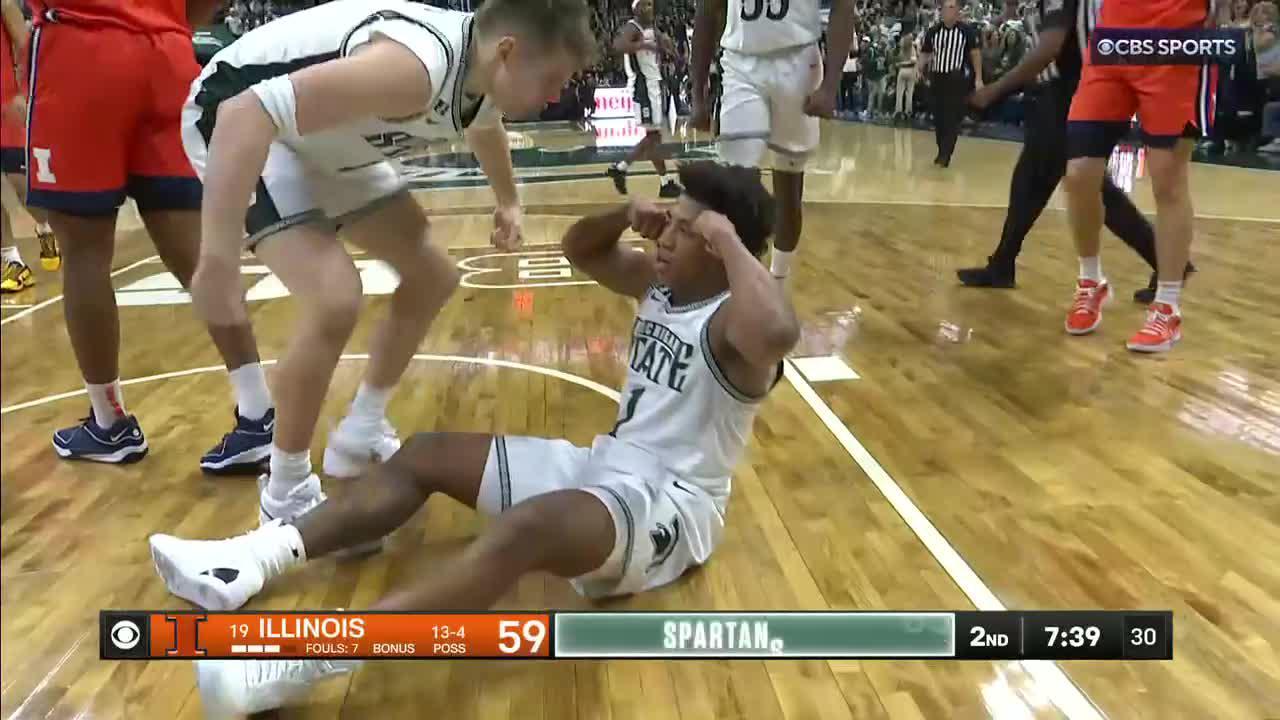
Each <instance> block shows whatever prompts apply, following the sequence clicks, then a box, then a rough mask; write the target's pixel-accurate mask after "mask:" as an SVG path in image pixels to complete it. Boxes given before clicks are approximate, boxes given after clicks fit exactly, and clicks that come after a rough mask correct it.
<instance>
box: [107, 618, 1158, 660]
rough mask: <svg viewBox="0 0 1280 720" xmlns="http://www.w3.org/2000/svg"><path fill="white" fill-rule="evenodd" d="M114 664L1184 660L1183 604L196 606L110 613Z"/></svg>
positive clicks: (110, 647)
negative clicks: (880, 608)
mask: <svg viewBox="0 0 1280 720" xmlns="http://www.w3.org/2000/svg"><path fill="white" fill-rule="evenodd" d="M99 622H100V638H99V643H100V648H101V652H100V656H101V658H102V659H104V660H192V659H206V660H213V659H286V658H313V659H364V660H377V659H385V660H404V659H433V658H434V659H441V658H448V659H508V658H539V659H554V658H565V659H570V658H572V659H582V658H596V659H625V658H653V659H658V658H662V659H671V660H679V659H695V658H717V659H730V660H731V659H749V658H756V659H828V658H831V659H834V658H869V659H870V658H882V659H921V660H924V659H936V660H944V659H947V660H949V659H956V660H1013V661H1016V660H1171V659H1173V613H1172V612H1170V611H1079V612H1077V611H1070V612H1067V611H1062V612H1057V611H1025V612H1019V611H1009V612H730V613H719V612H717V613H711V612H688V613H665V612H663V613H658V612H484V613H449V614H441V613H384V612H305V611H297V612H234V613H216V612H188V611H158V612H156V611H128V610H104V611H102V613H101V614H100V618H99Z"/></svg>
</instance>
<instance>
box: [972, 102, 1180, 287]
mask: <svg viewBox="0 0 1280 720" xmlns="http://www.w3.org/2000/svg"><path fill="white" fill-rule="evenodd" d="M1073 94H1075V86H1074V84H1072V83H1067V82H1064V81H1061V80H1058V81H1054V82H1050V83H1045V84H1042V85H1039V86H1037V87H1036V88H1034V89H1032V90H1028V91H1027V92H1026V94H1025V95H1024V98H1025V99H1026V100H1025V101H1026V102H1027V103H1028V106H1027V108H1026V120H1025V123H1026V125H1025V131H1024V139H1023V144H1022V154H1020V155H1019V156H1018V164H1017V165H1016V166H1014V168H1013V179H1012V180H1011V181H1010V183H1009V212H1008V214H1007V215H1005V219H1004V230H1003V231H1002V232H1001V233H1000V245H999V246H998V247H996V251H995V254H994V255H992V256H991V259H990V262H989V266H990V267H991V268H992V269H999V270H1007V271H1009V272H1010V273H1012V272H1013V264H1014V260H1016V259H1017V257H1018V253H1019V252H1021V251H1022V241H1023V239H1024V238H1026V236H1027V233H1028V232H1030V230H1031V227H1032V226H1033V225H1035V224H1036V219H1037V218H1039V217H1040V213H1041V211H1043V210H1044V208H1045V206H1046V205H1048V204H1049V198H1050V197H1052V196H1053V191H1054V189H1055V188H1057V187H1058V182H1059V181H1060V180H1062V176H1063V175H1064V174H1066V171H1067V112H1068V111H1069V110H1070V109H1071V96H1072V95H1073ZM1102 204H1103V207H1104V208H1105V210H1106V216H1105V222H1106V225H1107V228H1108V229H1109V230H1111V232H1113V233H1115V234H1116V236H1117V237H1119V238H1120V239H1121V240H1122V241H1124V244H1125V245H1128V246H1129V247H1131V248H1133V249H1134V251H1135V252H1137V253H1138V254H1139V255H1141V256H1142V259H1143V260H1146V261H1147V264H1148V265H1150V266H1151V269H1152V270H1154V269H1155V267H1156V236H1155V231H1154V230H1153V229H1152V227H1151V223H1149V222H1147V219H1146V218H1145V217H1143V216H1142V213H1140V212H1138V208H1136V207H1135V206H1134V204H1133V202H1132V201H1131V200H1129V196H1128V195H1126V194H1125V193H1124V191H1123V190H1121V189H1120V188H1119V187H1117V186H1116V184H1115V183H1114V182H1112V180H1111V178H1110V176H1107V177H1106V178H1105V179H1104V180H1103V185H1102Z"/></svg>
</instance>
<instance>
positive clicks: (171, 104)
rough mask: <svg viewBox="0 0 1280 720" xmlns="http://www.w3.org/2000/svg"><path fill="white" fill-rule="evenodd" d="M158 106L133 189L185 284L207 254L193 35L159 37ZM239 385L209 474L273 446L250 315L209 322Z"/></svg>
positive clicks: (133, 167) (136, 150) (204, 460)
mask: <svg viewBox="0 0 1280 720" xmlns="http://www.w3.org/2000/svg"><path fill="white" fill-rule="evenodd" d="M152 43H153V51H154V53H155V58H156V61H155V62H154V63H152V64H151V67H154V68H155V69H154V71H153V72H151V73H150V89H151V95H150V100H151V104H150V108H149V109H150V111H149V113H148V115H147V117H146V119H145V121H144V122H143V123H142V124H141V125H140V126H139V128H138V131H137V132H136V134H135V136H134V138H133V142H132V143H131V148H130V157H129V186H128V190H129V194H130V195H131V196H132V197H133V198H134V201H135V202H136V203H137V206H138V211H139V214H140V215H141V216H142V221H143V223H144V224H145V225H146V228H147V232H148V233H149V234H150V235H151V241H152V243H154V244H155V246H156V251H157V253H158V254H159V255H160V260H161V261H162V262H163V263H164V265H165V267H166V268H168V270H169V271H170V272H171V273H173V275H174V276H175V277H176V278H177V279H178V282H180V283H181V284H182V286H183V287H184V288H185V287H190V285H191V278H192V276H193V275H194V274H195V269H196V264H197V262H198V260H199V258H200V204H201V202H200V201H201V194H202V188H201V186H200V181H199V180H198V179H197V178H196V173H195V170H194V169H193V168H192V166H191V161H190V159H188V158H187V155H186V152H185V150H184V148H183V141H182V108H183V103H184V101H185V99H186V96H187V94H188V92H189V90H190V87H191V81H192V80H193V79H194V78H195V77H196V76H197V75H198V74H199V72H200V68H199V66H198V65H196V63H195V59H194V58H195V56H194V54H193V52H192V50H191V42H190V40H189V39H188V38H186V37H184V36H181V35H178V34H176V33H170V34H166V35H160V36H155V37H153V38H152ZM208 330H209V335H210V337H211V338H212V339H213V344H214V345H215V346H216V347H217V349H218V354H219V355H221V356H222V361H223V363H224V364H225V365H226V368H227V372H228V375H229V377H230V380H231V386H232V389H233V391H234V395H235V400H236V408H235V412H234V413H233V416H234V417H235V426H234V428H233V429H232V430H231V432H229V433H227V434H226V435H224V436H223V437H222V439H221V440H219V441H218V443H217V444H216V445H214V446H213V448H212V449H210V450H209V451H208V452H207V453H205V454H204V456H203V457H201V459H200V467H201V469H202V470H204V471H205V472H210V473H215V474H234V473H249V474H255V475H256V474H258V473H259V472H261V466H262V463H263V461H265V460H266V459H267V455H268V454H269V453H270V448H271V427H272V422H273V418H274V414H273V413H272V412H271V410H272V403H271V393H270V391H269V390H268V389H267V381H266V376H265V375H264V373H263V370H262V364H261V362H260V358H259V356H258V344H257V340H256V339H255V338H254V335H253V327H252V326H251V325H250V324H249V323H248V321H246V322H244V323H241V324H239V325H233V326H224V327H215V326H209V327H208Z"/></svg>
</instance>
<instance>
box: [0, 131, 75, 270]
mask: <svg viewBox="0 0 1280 720" xmlns="http://www.w3.org/2000/svg"><path fill="white" fill-rule="evenodd" d="M6 149H8V148H6ZM14 150H15V153H16V159H17V160H18V161H19V164H18V166H17V167H18V169H17V170H16V171H14V172H13V173H10V174H8V175H7V177H8V181H9V186H10V187H11V188H13V190H14V192H15V193H16V194H17V199H18V205H21V206H22V208H23V209H24V210H26V211H27V214H28V215H30V216H31V219H32V220H34V221H35V225H36V241H37V242H39V243H40V267H42V268H44V269H45V270H48V271H49V272H57V271H58V270H61V269H62V251H61V250H59V249H58V236H57V235H55V234H54V232H53V227H52V226H50V225H49V213H48V212H47V211H46V210H44V209H43V208H38V207H32V206H31V205H28V204H27V171H26V149H25V148H14ZM5 172H6V173H9V171H8V170H6V171H5Z"/></svg>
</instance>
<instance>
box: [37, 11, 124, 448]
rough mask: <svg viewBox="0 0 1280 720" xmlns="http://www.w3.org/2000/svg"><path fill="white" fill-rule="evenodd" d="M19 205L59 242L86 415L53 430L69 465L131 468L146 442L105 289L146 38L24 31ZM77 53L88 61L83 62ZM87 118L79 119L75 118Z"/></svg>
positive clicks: (75, 29)
mask: <svg viewBox="0 0 1280 720" xmlns="http://www.w3.org/2000/svg"><path fill="white" fill-rule="evenodd" d="M31 42H32V51H31V58H32V61H31V62H32V70H31V86H32V87H31V93H30V99H29V103H30V108H29V110H28V119H29V123H30V127H29V132H28V136H29V142H28V143H27V145H28V147H27V153H28V155H27V167H28V168H29V170H30V172H28V173H27V182H28V194H27V200H28V202H29V203H30V204H31V205H33V206H35V207H40V208H44V209H46V210H48V211H49V222H50V224H51V225H52V227H53V230H54V233H55V234H56V235H57V237H58V239H59V240H60V241H61V244H62V248H61V249H62V251H63V268H62V270H63V291H62V292H63V301H62V308H63V315H64V317H65V319H66V325H67V334H68V336H69V337H70V340H71V346H72V349H73V350H74V351H75V356H76V360H77V362H78V364H79V366H80V372H81V375H82V376H83V377H84V381H85V387H86V389H87V390H88V394H89V400H90V404H91V406H92V412H91V413H90V417H88V418H87V419H85V420H84V421H82V422H81V423H80V424H78V425H73V426H71V427H68V428H64V429H62V430H58V431H57V432H55V433H54V436H53V445H54V449H55V450H56V451H57V453H58V455H59V456H61V457H63V458H68V459H82V460H96V461H100V462H113V463H118V462H131V461H134V460H139V459H141V458H142V457H143V456H144V455H145V454H146V452H147V444H146V439H145V438H144V437H143V434H142V429H141V428H140V427H139V425H138V423H137V420H136V419H134V418H133V417H132V416H130V415H129V414H128V413H127V411H126V409H125V407H124V402H123V395H122V393H121V391H120V383H119V377H120V367H119V349H120V327H119V313H118V311H117V308H116V299H115V291H114V290H113V288H112V286H111V277H110V274H111V261H112V257H113V254H114V244H115V223H116V213H117V208H119V206H120V204H121V203H122V202H123V200H124V196H125V185H126V175H127V152H126V147H127V142H128V139H129V138H130V137H132V133H133V130H134V128H135V126H136V124H137V122H138V118H139V116H140V115H141V113H142V112H144V110H145V106H144V105H143V102H144V88H145V83H146V79H145V76H144V75H143V74H140V73H139V72H138V67H140V66H142V67H145V62H143V60H144V58H145V53H146V45H147V42H146V40H145V38H140V36H136V35H134V34H131V33H127V32H123V31H118V30H114V29H111V28H106V27H81V26H77V25H71V24H60V23H46V24H44V25H42V26H40V27H38V28H37V29H36V31H35V32H34V33H33V35H32V41H31ZM85 57H94V58H95V60H94V62H92V63H88V64H86V63H85V62H84V58H85ZM90 117H91V118H93V122H91V123H87V122H84V118H90Z"/></svg>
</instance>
